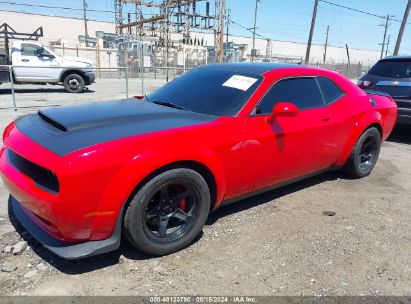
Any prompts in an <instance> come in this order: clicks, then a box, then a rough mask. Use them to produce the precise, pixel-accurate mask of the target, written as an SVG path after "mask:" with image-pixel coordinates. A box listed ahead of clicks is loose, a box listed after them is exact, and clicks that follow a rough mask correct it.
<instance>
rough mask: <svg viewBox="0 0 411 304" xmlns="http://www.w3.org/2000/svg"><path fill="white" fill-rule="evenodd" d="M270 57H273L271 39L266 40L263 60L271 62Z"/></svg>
mask: <svg viewBox="0 0 411 304" xmlns="http://www.w3.org/2000/svg"><path fill="white" fill-rule="evenodd" d="M271 57H273V41H272V40H271V38H268V39H267V45H266V47H265V60H264V61H266V62H270V61H271Z"/></svg>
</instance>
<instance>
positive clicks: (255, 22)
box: [251, 0, 261, 62]
mask: <svg viewBox="0 0 411 304" xmlns="http://www.w3.org/2000/svg"><path fill="white" fill-rule="evenodd" d="M260 1H261V0H255V11H254V27H253V49H252V50H251V61H252V62H254V57H255V31H256V29H257V8H258V2H260Z"/></svg>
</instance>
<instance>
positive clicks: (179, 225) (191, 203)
mask: <svg viewBox="0 0 411 304" xmlns="http://www.w3.org/2000/svg"><path fill="white" fill-rule="evenodd" d="M210 201H211V200H210V191H209V188H208V186H207V183H206V181H205V180H204V178H203V177H202V176H201V175H200V174H199V173H197V172H196V171H193V170H190V169H187V168H178V169H173V170H170V171H166V172H164V173H161V174H160V175H157V176H156V177H154V178H153V179H151V180H150V181H149V182H147V183H146V184H145V185H144V186H143V187H142V188H141V189H140V190H139V191H138V192H137V194H136V195H135V197H134V198H133V199H132V200H131V202H130V205H129V206H128V208H127V211H126V214H125V217H124V229H125V234H126V236H127V238H128V239H129V241H130V242H131V243H132V244H133V245H134V246H135V247H136V248H138V249H139V250H141V251H143V252H145V253H147V254H150V255H166V254H170V253H173V252H175V251H178V250H180V249H182V248H184V247H186V246H187V245H189V244H190V243H191V242H192V241H193V239H194V238H195V237H196V236H197V235H198V234H199V233H200V231H201V229H202V227H203V226H204V224H205V221H206V219H207V216H208V212H209V210H210V203H211V202H210Z"/></svg>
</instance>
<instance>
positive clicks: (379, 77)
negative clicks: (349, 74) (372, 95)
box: [358, 56, 411, 124]
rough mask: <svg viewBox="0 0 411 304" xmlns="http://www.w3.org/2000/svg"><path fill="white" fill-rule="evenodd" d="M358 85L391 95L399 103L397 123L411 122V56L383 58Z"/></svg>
mask: <svg viewBox="0 0 411 304" xmlns="http://www.w3.org/2000/svg"><path fill="white" fill-rule="evenodd" d="M358 86H359V87H360V88H362V89H365V90H376V91H382V92H385V93H388V94H389V95H391V96H392V97H393V98H394V100H395V102H396V103H397V105H398V120H397V123H398V124H411V56H394V57H387V58H384V59H381V60H380V61H378V62H377V63H376V64H375V65H374V66H373V67H372V68H371V69H370V70H369V71H368V73H367V74H365V75H364V76H363V77H361V78H360V80H359V81H358Z"/></svg>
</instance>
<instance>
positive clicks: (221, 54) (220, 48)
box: [218, 0, 225, 63]
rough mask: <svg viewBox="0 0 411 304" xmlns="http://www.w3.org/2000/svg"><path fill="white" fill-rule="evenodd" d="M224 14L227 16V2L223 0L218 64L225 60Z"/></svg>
mask: <svg viewBox="0 0 411 304" xmlns="http://www.w3.org/2000/svg"><path fill="white" fill-rule="evenodd" d="M224 14H225V0H221V15H220V39H219V40H220V41H219V45H220V47H219V50H218V62H219V63H222V62H223V60H224Z"/></svg>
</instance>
